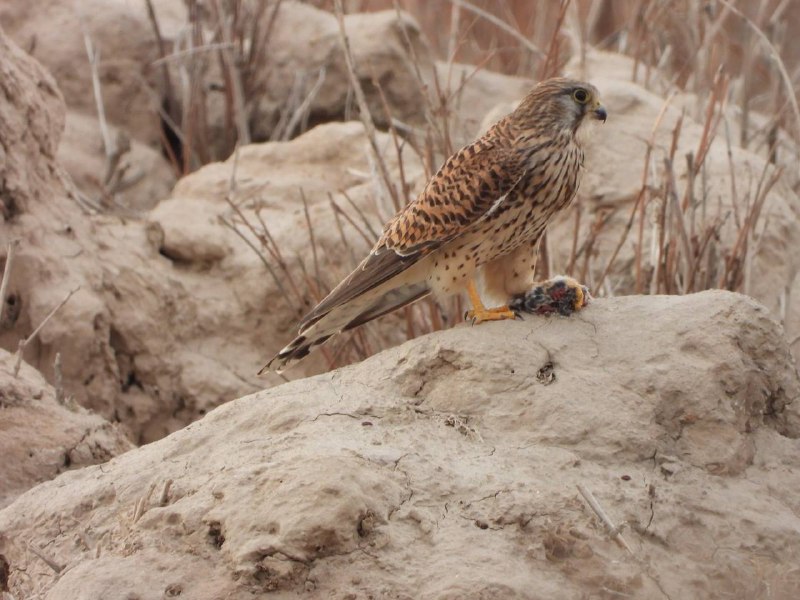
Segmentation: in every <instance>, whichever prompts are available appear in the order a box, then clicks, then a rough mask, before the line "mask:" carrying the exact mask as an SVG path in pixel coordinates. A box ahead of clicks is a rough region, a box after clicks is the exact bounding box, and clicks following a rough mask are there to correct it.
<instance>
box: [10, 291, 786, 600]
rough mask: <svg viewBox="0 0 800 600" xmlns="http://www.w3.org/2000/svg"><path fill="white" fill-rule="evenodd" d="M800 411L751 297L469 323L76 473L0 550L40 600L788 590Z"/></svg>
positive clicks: (35, 493)
mask: <svg viewBox="0 0 800 600" xmlns="http://www.w3.org/2000/svg"><path fill="white" fill-rule="evenodd" d="M645 331H646V332H647V333H646V334H645V333H643V332H645ZM798 398H800V381H798V376H797V372H796V370H795V368H794V366H793V363H792V360H791V357H790V355H789V352H788V350H787V347H786V343H785V341H783V338H782V336H781V330H780V328H779V327H778V326H777V325H776V324H775V322H774V321H772V320H771V319H770V318H769V316H768V315H767V312H766V310H765V309H764V308H763V307H761V306H759V305H757V304H755V303H754V302H752V301H751V300H748V299H747V298H745V297H743V296H738V295H735V294H729V293H725V292H706V293H702V294H697V295H691V296H684V297H664V296H654V297H627V298H619V299H614V300H598V301H596V302H595V303H593V304H592V305H590V307H589V308H587V309H586V310H585V311H584V312H582V313H580V314H579V315H577V316H575V317H574V318H570V319H564V318H560V317H556V318H546V317H536V318H533V317H531V318H528V319H526V320H525V321H522V322H505V323H496V324H490V325H484V326H480V327H470V326H467V325H465V326H462V327H458V328H456V329H453V330H449V331H447V332H443V333H440V334H435V335H430V336H426V337H424V338H420V339H417V340H413V341H411V342H408V343H406V344H404V345H402V346H400V347H398V348H395V349H392V350H389V351H386V352H383V353H381V354H379V355H377V356H375V357H373V358H371V359H369V360H367V361H365V362H364V363H361V364H359V365H356V366H353V367H349V368H345V369H342V370H339V371H335V372H333V373H329V374H326V375H320V376H317V377H312V378H308V379H302V380H299V381H295V382H292V383H289V384H286V385H283V386H279V387H276V388H273V389H271V390H268V391H265V392H260V393H258V394H254V395H252V396H248V397H245V398H242V399H240V400H236V401H234V402H230V403H228V404H226V405H224V406H222V407H220V408H218V409H216V410H214V411H213V412H211V413H210V414H209V415H207V416H206V417H205V418H203V419H202V420H200V421H198V422H196V423H194V424H192V425H190V426H188V427H186V428H185V429H183V430H181V431H179V432H176V433H174V434H172V435H171V436H169V437H167V438H165V439H163V440H161V441H159V442H155V443H153V444H149V445H147V446H144V447H142V448H139V449H136V450H133V451H131V452H128V453H126V454H124V455H122V456H119V457H117V458H115V459H112V460H111V461H109V462H108V463H106V464H105V465H102V466H98V467H90V468H85V469H81V470H78V471H72V472H68V473H65V474H62V475H60V476H59V477H57V478H56V479H54V480H53V481H50V482H48V483H45V484H42V485H40V486H38V487H36V488H34V489H33V490H31V491H29V492H27V493H26V494H24V495H22V496H21V497H20V498H19V499H17V501H16V502H15V503H14V504H12V505H11V506H9V507H7V508H6V509H4V510H3V511H2V512H0V531H2V532H3V538H2V542H0V553H2V554H3V555H4V556H5V557H6V558H7V559H8V561H9V563H10V564H11V565H12V576H11V579H10V584H11V589H12V593H14V594H16V595H17V597H25V598H49V599H56V598H84V599H87V600H88V599H95V598H96V599H98V600H99V599H101V598H108V597H110V596H109V595H108V594H109V593H111V594H112V596H113V597H115V598H132V597H136V598H140V599H142V600H149V599H151V598H152V599H155V598H162V597H170V596H176V595H181V596H182V597H183V596H185V597H190V598H208V599H211V598H250V597H252V595H253V594H258V593H264V592H271V593H270V595H269V597H274V598H294V597H297V595H302V596H303V597H307V598H341V599H344V598H353V599H354V598H500V597H502V598H584V597H585V598H590V597H593V598H616V597H619V596H620V595H625V596H629V597H636V598H673V599H674V598H689V597H702V598H723V597H735V598H784V599H787V600H788V599H789V598H793V597H796V594H797V591H798V590H800V579H798V574H797V570H796V564H797V561H798V560H800V516H798V509H800V506H798V503H797V494H796V491H797V489H798V486H800V458H798V457H800V440H799V439H798V437H799V436H800V410H798V409H800V400H798ZM578 485H583V486H585V487H586V488H588V489H589V490H590V491H591V492H593V494H594V496H595V497H596V498H597V500H598V502H599V503H600V505H601V506H602V508H603V509H604V510H605V511H606V512H607V514H608V516H609V517H610V519H612V520H613V522H614V523H615V524H617V525H623V526H624V527H623V529H622V535H623V537H624V538H625V540H626V542H627V544H629V545H630V547H631V549H632V554H629V553H628V552H627V551H626V550H624V549H623V548H621V547H619V546H618V545H617V544H615V543H614V541H612V540H611V539H610V538H609V535H608V533H607V532H606V531H605V530H604V528H603V525H602V524H601V523H600V522H599V521H598V518H597V516H596V515H595V513H594V512H593V511H592V510H591V509H590V508H589V507H588V505H587V504H586V502H585V501H584V500H583V499H582V497H581V496H580V495H579V493H578V490H577V487H576V486H578ZM31 548H38V549H39V551H40V553H41V554H43V555H44V556H46V557H47V558H48V559H49V560H51V561H52V562H54V563H55V564H56V565H57V566H58V568H59V569H60V570H59V572H58V573H54V572H53V570H52V569H51V568H50V567H48V566H47V565H46V564H45V563H44V562H42V560H41V559H40V558H38V557H37V556H36V554H35V553H34V552H33V551H32V550H31Z"/></svg>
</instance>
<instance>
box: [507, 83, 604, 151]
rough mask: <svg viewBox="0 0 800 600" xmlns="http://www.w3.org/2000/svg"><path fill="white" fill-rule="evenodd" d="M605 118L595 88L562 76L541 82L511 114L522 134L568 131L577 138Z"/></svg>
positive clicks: (598, 94) (589, 84)
mask: <svg viewBox="0 0 800 600" xmlns="http://www.w3.org/2000/svg"><path fill="white" fill-rule="evenodd" d="M607 116H608V115H607V114H606V109H605V108H604V107H603V105H602V103H601V102H600V93H599V92H598V91H597V88H596V87H594V86H593V85H592V84H591V83H585V82H583V81H578V80H576V79H567V78H564V77H554V78H553V79H546V80H545V81H542V82H540V83H539V84H538V85H537V86H536V87H535V88H533V90H532V91H531V92H530V93H529V94H528V95H527V96H526V97H525V99H524V100H523V101H522V102H521V103H520V105H519V107H518V108H517V110H515V111H514V117H515V119H516V120H517V122H518V124H519V126H520V127H521V129H522V130H523V131H532V132H539V133H541V134H544V135H548V134H549V135H553V134H560V133H570V132H571V133H572V135H574V136H576V137H578V138H582V137H583V134H584V133H587V132H588V130H589V129H590V128H591V125H592V124H593V123H597V122H598V121H602V122H604V123H605V120H606V117H607Z"/></svg>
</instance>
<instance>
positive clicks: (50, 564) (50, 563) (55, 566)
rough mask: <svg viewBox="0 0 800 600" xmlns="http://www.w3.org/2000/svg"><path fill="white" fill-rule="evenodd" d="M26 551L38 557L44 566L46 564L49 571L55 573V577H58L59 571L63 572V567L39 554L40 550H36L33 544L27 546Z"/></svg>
mask: <svg viewBox="0 0 800 600" xmlns="http://www.w3.org/2000/svg"><path fill="white" fill-rule="evenodd" d="M28 550H30V551H31V552H33V553H34V554H35V555H36V556H38V557H39V558H40V559H41V560H42V562H44V564H46V565H47V566H48V567H50V568H51V569H53V571H55V573H56V575H58V574H59V573H61V571H63V570H64V565H60V564H58V563H57V562H56V561H54V560H53V559H51V558H48V557H46V556H45V555H44V554H42V552H41V551H40V550H38V549H37V548H36V546H34V545H33V544H29V545H28Z"/></svg>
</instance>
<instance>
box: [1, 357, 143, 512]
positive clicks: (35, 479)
mask: <svg viewBox="0 0 800 600" xmlns="http://www.w3.org/2000/svg"><path fill="white" fill-rule="evenodd" d="M15 364H16V357H15V356H14V355H12V354H9V353H8V352H6V351H5V350H0V456H2V460H0V506H6V505H8V504H10V503H11V501H12V500H13V499H14V498H16V497H17V496H18V495H19V494H21V493H22V492H24V491H25V490H28V489H30V488H31V487H33V486H34V485H35V484H37V483H40V482H42V481H46V480H48V479H52V478H53V477H55V476H56V475H57V474H58V473H61V472H63V471H65V470H67V469H69V468H76V467H83V466H86V465H94V464H98V463H102V462H105V461H107V460H108V459H110V458H111V457H113V456H116V455H118V454H122V453H123V452H126V451H128V450H130V449H131V448H133V444H131V443H130V441H128V439H127V438H126V437H125V435H124V434H123V432H122V431H121V430H120V428H119V427H118V426H117V425H113V424H111V423H109V422H108V421H106V420H104V419H103V418H101V417H100V416H98V415H95V414H92V413H90V412H88V411H86V410H85V409H83V408H81V407H80V406H78V405H77V404H76V403H75V401H74V400H72V399H70V398H69V397H64V398H56V392H55V390H54V389H53V388H52V387H51V386H49V385H48V384H47V382H46V381H45V380H44V378H43V377H42V376H41V374H40V373H39V372H38V371H36V370H35V369H33V368H32V367H30V366H29V365H27V364H26V363H22V365H21V366H20V370H19V373H18V374H17V375H14V366H15Z"/></svg>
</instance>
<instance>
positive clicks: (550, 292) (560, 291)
mask: <svg viewBox="0 0 800 600" xmlns="http://www.w3.org/2000/svg"><path fill="white" fill-rule="evenodd" d="M591 298H592V295H591V294H590V293H589V288H587V287H586V286H585V285H583V284H582V283H580V282H578V281H576V280H575V279H573V278H572V277H566V276H563V275H559V276H557V277H554V278H552V279H549V280H547V281H544V282H542V283H538V284H536V285H534V286H533V287H532V288H531V289H529V290H528V291H527V292H524V293H522V294H518V295H516V296H514V297H513V298H512V299H511V302H509V303H508V307H509V309H511V310H512V311H514V313H516V314H520V313H523V312H526V313H532V314H537V315H550V314H553V313H558V314H560V315H563V316H565V317H568V316H569V315H571V314H572V313H574V312H576V311H579V310H580V309H582V308H583V307H584V306H586V305H587V304H588V303H589V300H591Z"/></svg>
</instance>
